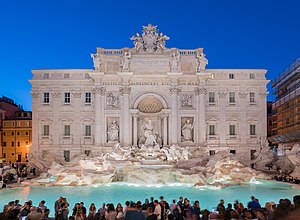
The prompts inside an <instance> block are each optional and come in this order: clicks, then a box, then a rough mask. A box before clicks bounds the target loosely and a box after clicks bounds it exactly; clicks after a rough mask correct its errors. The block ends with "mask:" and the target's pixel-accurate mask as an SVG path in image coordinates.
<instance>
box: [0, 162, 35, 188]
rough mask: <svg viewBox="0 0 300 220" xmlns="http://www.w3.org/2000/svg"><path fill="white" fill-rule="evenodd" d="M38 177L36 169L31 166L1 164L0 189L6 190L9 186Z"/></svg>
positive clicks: (19, 163) (25, 164)
mask: <svg viewBox="0 0 300 220" xmlns="http://www.w3.org/2000/svg"><path fill="white" fill-rule="evenodd" d="M36 175H37V172H36V168H35V167H32V166H29V165H28V164H27V163H21V162H16V163H10V162H9V163H0V188H5V187H6V186H7V185H8V184H11V183H16V182H18V180H19V181H21V180H22V179H27V178H31V177H35V176H36Z"/></svg>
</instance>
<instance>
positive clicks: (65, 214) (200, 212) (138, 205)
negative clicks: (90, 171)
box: [0, 195, 300, 220]
mask: <svg viewBox="0 0 300 220" xmlns="http://www.w3.org/2000/svg"><path fill="white" fill-rule="evenodd" d="M45 203H46V202H45V201H44V200H42V201H40V202H39V204H38V205H36V206H34V205H33V202H32V201H31V200H29V201H27V202H25V203H24V205H20V204H19V200H15V201H11V202H9V203H8V204H7V205H5V206H4V208H3V212H2V213H1V214H0V219H1V220H25V219H26V220H213V219H215V220H217V219H220V220H221V219H224V220H238V219H242V220H252V219H253V220H254V219H257V220H296V219H297V220H299V219H300V195H297V196H294V197H293V203H292V202H291V201H290V200H289V199H280V200H279V203H278V204H276V203H275V202H267V203H266V204H265V206H264V207H262V206H261V204H260V203H259V200H258V199H257V198H255V197H254V196H251V200H250V201H249V202H248V204H247V206H244V204H243V203H241V202H239V201H238V200H236V201H234V203H233V204H232V203H228V204H227V205H225V201H224V200H223V199H221V200H220V203H219V204H218V205H217V206H216V209H215V210H207V209H201V208H200V203H199V201H195V202H193V203H192V204H191V203H190V201H189V199H187V198H185V199H183V197H180V198H179V201H178V202H176V200H173V201H172V203H171V204H168V202H167V201H166V200H165V199H164V197H163V196H161V197H160V198H159V200H156V199H154V198H153V197H151V198H150V200H148V199H146V200H145V202H144V203H142V202H141V201H137V202H132V201H131V202H129V201H126V202H125V204H124V206H122V204H121V203H118V204H117V206H116V207H115V206H114V204H112V203H108V204H105V203H103V204H102V206H101V208H99V209H98V210H97V208H96V206H95V204H94V203H92V204H90V206H89V208H86V207H85V204H84V202H78V203H76V204H75V205H74V206H73V208H72V207H70V204H69V202H68V201H67V199H66V198H63V197H59V198H58V200H57V201H56V202H55V204H54V213H53V214H52V216H54V217H49V216H50V210H49V209H48V208H47V207H46V205H45Z"/></svg>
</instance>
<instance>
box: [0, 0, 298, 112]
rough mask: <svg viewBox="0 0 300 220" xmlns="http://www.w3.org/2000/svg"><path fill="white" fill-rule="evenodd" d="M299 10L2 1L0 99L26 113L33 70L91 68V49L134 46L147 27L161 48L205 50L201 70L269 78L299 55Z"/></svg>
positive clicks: (291, 3) (217, 1) (228, 4)
mask: <svg viewBox="0 0 300 220" xmlns="http://www.w3.org/2000/svg"><path fill="white" fill-rule="evenodd" d="M299 8H300V1H299V0H285V1H283V0H282V1H278V0H206V1H202V0H184V1H179V0H178V1H176V0H161V1H159V0H158V1H157V0H148V1H141V0H140V1H130V0H127V1H126V0H122V1H115V0H103V1H101V0H72V1H71V0H26V1H24V0H0V74H1V77H0V80H1V81H0V82H1V83H0V95H4V96H8V97H10V98H12V99H14V100H15V101H16V102H17V103H18V104H22V105H23V106H24V108H25V110H31V95H30V89H31V85H30V83H29V82H28V80H29V79H31V78H32V74H31V70H32V69H39V68H92V67H93V65H92V61H91V58H90V53H94V52H95V50H96V47H103V48H122V47H132V46H133V45H132V41H130V40H129V38H130V37H131V36H132V35H134V34H135V33H136V32H139V33H141V30H142V25H147V24H148V23H152V24H154V25H158V28H159V30H160V31H162V32H163V33H164V34H166V35H168V36H170V40H169V41H168V42H167V47H178V48H181V49H192V48H198V47H203V48H204V52H205V53H206V54H207V58H208V60H209V64H208V66H207V68H264V69H267V70H268V71H269V72H268V74H267V78H268V79H274V77H275V76H276V75H278V74H280V73H281V72H282V71H283V70H284V69H285V68H287V67H288V66H289V65H290V64H291V63H292V62H293V61H294V60H295V59H297V58H298V57H299V56H300V17H299V13H300V12H299ZM268 88H269V89H270V87H268ZM268 99H269V100H272V99H273V96H270V95H269V97H268Z"/></svg>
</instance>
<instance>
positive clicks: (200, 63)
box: [196, 49, 208, 73]
mask: <svg viewBox="0 0 300 220" xmlns="http://www.w3.org/2000/svg"><path fill="white" fill-rule="evenodd" d="M196 59H197V73H200V71H201V70H203V69H205V66H206V65H207V64H208V61H207V59H206V58H205V54H204V53H203V52H202V49H198V50H197V51H196Z"/></svg>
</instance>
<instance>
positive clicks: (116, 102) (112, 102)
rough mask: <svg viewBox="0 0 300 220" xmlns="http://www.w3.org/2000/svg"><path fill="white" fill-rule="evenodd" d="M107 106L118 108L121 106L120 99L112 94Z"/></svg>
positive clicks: (108, 96) (108, 95)
mask: <svg viewBox="0 0 300 220" xmlns="http://www.w3.org/2000/svg"><path fill="white" fill-rule="evenodd" d="M106 103H107V106H108V107H113V108H117V107H118V105H119V98H118V97H117V96H114V95H113V94H112V93H111V92H110V93H108V94H107V102H106Z"/></svg>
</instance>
